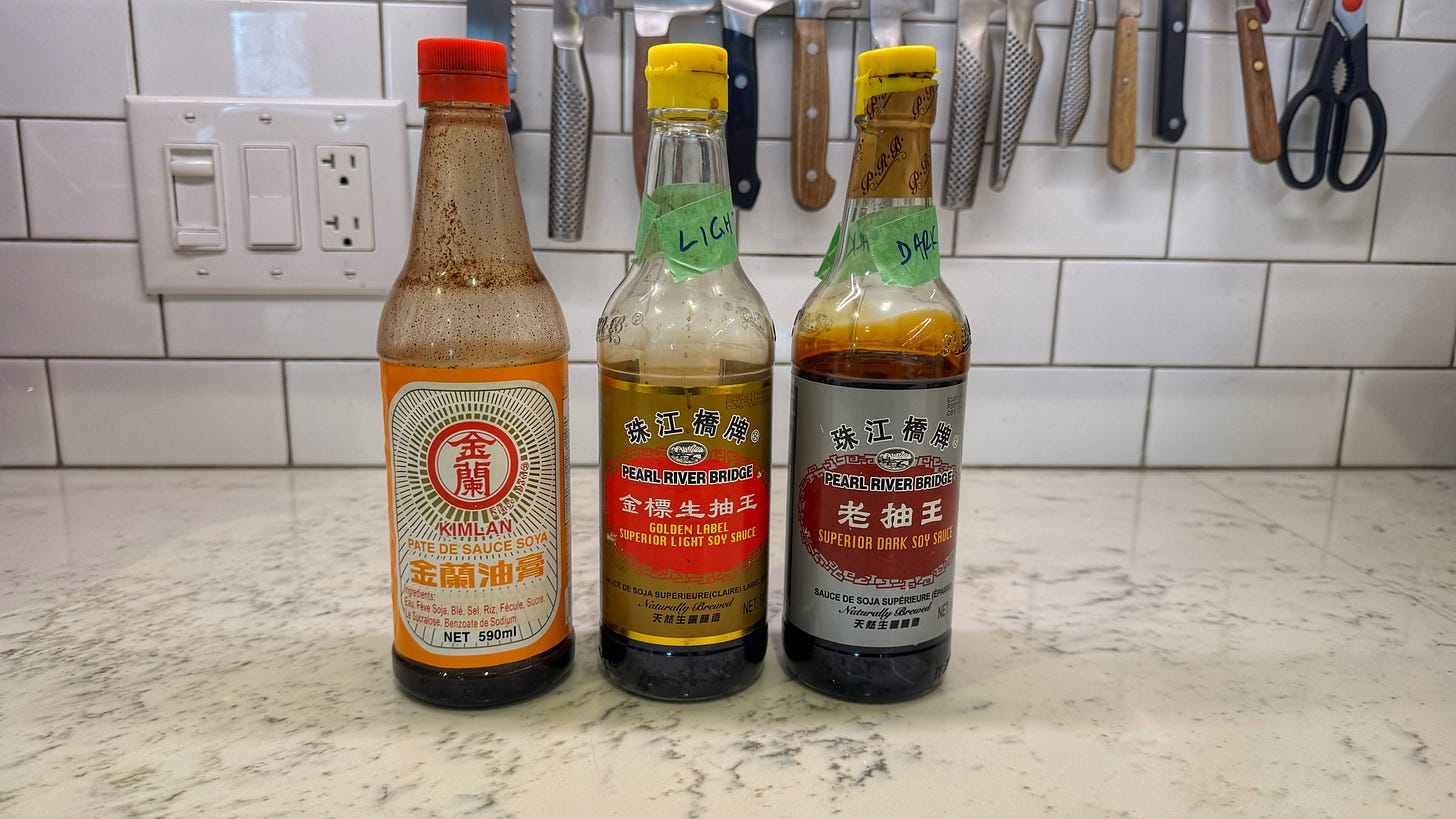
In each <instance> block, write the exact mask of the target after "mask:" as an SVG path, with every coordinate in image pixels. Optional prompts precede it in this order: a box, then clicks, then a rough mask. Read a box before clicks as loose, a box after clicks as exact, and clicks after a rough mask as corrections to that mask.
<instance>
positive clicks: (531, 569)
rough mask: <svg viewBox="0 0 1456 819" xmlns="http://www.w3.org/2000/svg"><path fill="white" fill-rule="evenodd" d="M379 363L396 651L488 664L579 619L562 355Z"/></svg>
mask: <svg viewBox="0 0 1456 819" xmlns="http://www.w3.org/2000/svg"><path fill="white" fill-rule="evenodd" d="M380 366H381V379H382V383H383V388H384V449H385V458H386V463H387V466H388V472H389V490H390V491H389V537H390V552H391V558H392V563H393V566H394V568H393V571H392V572H391V575H390V590H391V592H392V595H391V596H392V598H393V601H394V646H395V648H396V650H398V651H399V653H400V654H402V655H404V656H405V657H408V658H410V659H411V660H414V661H416V662H419V663H424V664H426V665H431V666H436V667H439V668H481V667H486V666H496V665H504V664H506V663H512V662H517V661H520V660H524V659H527V658H529V657H533V656H535V655H537V654H540V653H541V652H543V651H546V650H548V649H550V648H552V647H553V646H555V645H556V644H558V643H560V642H561V641H562V640H563V639H565V638H566V636H567V634H568V633H569V632H570V630H571V610H570V602H571V571H570V565H571V561H570V555H569V548H570V533H569V526H570V521H569V518H568V516H567V508H568V503H567V479H568V476H567V471H566V415H565V413H564V411H563V408H564V406H565V402H566V359H565V358H560V359H557V360H555V361H549V362H546V363H544V364H532V365H528V366H524V367H503V368H499V369H440V368H434V367H408V366H403V365H399V364H391V363H388V362H381V365H380Z"/></svg>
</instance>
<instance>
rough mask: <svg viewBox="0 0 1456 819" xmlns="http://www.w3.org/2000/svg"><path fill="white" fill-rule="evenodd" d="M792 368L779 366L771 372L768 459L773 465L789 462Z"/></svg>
mask: <svg viewBox="0 0 1456 819" xmlns="http://www.w3.org/2000/svg"><path fill="white" fill-rule="evenodd" d="M793 390H794V368H793V367H792V366H791V365H788V364H780V365H778V366H776V367H774V371H773V417H772V418H771V419H770V428H771V430H772V431H771V432H770V437H771V440H770V441H769V458H770V460H772V461H773V462H774V463H775V464H779V465H784V464H787V463H788V462H789V437H790V435H789V431H790V428H791V426H792V424H793V415H792V414H791V412H790V410H791V407H792V403H793Z"/></svg>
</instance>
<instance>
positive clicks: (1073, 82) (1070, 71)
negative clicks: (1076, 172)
mask: <svg viewBox="0 0 1456 819" xmlns="http://www.w3.org/2000/svg"><path fill="white" fill-rule="evenodd" d="M1096 30H1097V4H1096V3H1095V2H1093V0H1075V2H1074V4H1073V6H1072V27H1071V30H1070V31H1068V33H1067V63H1066V67H1065V68H1064V70H1063V72H1062V98H1061V101H1060V102H1059V103H1058V105H1057V144H1058V145H1060V146H1062V147H1063V148H1065V147H1067V146H1068V145H1071V144H1072V140H1073V139H1074V138H1075V137H1076V136H1077V130H1078V129H1080V128H1081V127H1082V119H1083V117H1085V116H1087V104H1088V103H1089V102H1090V101H1091V100H1092V33H1093V32H1094V31H1096Z"/></svg>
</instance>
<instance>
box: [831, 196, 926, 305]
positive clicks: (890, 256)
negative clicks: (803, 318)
mask: <svg viewBox="0 0 1456 819" xmlns="http://www.w3.org/2000/svg"><path fill="white" fill-rule="evenodd" d="M840 244H841V236H840V231H839V228H835V229H834V238H832V239H830V241H829V250H828V251H827V252H826V253H825V254H824V261H823V262H821V263H820V265H819V269H818V270H817V271H816V272H815V273H814V275H815V276H817V277H818V278H821V279H822V278H824V276H825V275H827V274H828V273H829V271H830V269H831V268H833V267H834V260H835V259H836V258H837V257H838V256H840V255H841V253H840V251H841V248H840ZM842 256H843V258H842V261H840V264H839V266H840V268H841V269H843V270H845V271H846V272H848V273H850V274H856V273H865V272H868V271H871V270H873V271H876V272H878V273H879V274H880V278H881V279H882V280H883V281H884V282H885V284H889V285H894V286H897V287H915V286H916V285H920V284H924V283H925V282H928V281H931V280H932V279H934V278H935V277H936V276H939V275H940V238H939V222H937V220H936V215H935V208H925V207H897V208H886V209H885V210H877V211H875V212H874V213H871V214H869V215H867V216H863V217H861V218H859V219H856V220H855V221H853V222H851V223H850V225H849V231H848V238H844V239H843V248H842Z"/></svg>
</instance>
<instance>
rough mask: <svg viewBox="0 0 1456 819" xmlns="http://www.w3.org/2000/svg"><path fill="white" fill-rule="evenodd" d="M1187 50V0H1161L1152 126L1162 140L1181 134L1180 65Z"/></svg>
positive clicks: (1174, 139) (1185, 121)
mask: <svg viewBox="0 0 1456 819" xmlns="http://www.w3.org/2000/svg"><path fill="white" fill-rule="evenodd" d="M1187 51H1188V0H1163V16H1162V20H1161V21H1159V23H1158V106H1157V117H1158V119H1157V123H1156V126H1155V128H1154V130H1155V131H1156V132H1157V134H1158V138H1159V139H1161V140H1163V141H1164V142H1177V141H1178V140H1180V139H1182V138H1183V129H1184V128H1186V127H1187V126H1188V118H1187V116H1185V114H1184V113H1183V67H1184V62H1185V57H1186V55H1187Z"/></svg>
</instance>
